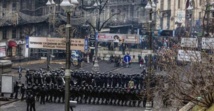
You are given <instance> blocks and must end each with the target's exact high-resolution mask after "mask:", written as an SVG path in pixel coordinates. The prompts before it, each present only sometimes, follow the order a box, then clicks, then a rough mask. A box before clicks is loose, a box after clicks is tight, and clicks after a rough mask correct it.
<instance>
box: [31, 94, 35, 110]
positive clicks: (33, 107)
mask: <svg viewBox="0 0 214 111" xmlns="http://www.w3.org/2000/svg"><path fill="white" fill-rule="evenodd" d="M29 101H30V111H36V108H35V104H36V100H35V96H34V95H33V94H31V95H30V99H29Z"/></svg>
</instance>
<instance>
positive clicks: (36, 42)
mask: <svg viewBox="0 0 214 111" xmlns="http://www.w3.org/2000/svg"><path fill="white" fill-rule="evenodd" d="M70 44H71V46H70V48H71V50H80V51H83V52H84V47H85V45H84V44H85V40H84V39H70ZM29 48H39V49H58V50H65V49H66V39H65V38H49V37H29Z"/></svg>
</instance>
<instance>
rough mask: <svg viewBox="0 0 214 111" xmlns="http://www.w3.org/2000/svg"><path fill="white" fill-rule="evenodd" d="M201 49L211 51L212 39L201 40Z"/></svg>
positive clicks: (213, 42)
mask: <svg viewBox="0 0 214 111" xmlns="http://www.w3.org/2000/svg"><path fill="white" fill-rule="evenodd" d="M201 42H202V49H213V48H214V38H205V37H203V38H202V41H201Z"/></svg>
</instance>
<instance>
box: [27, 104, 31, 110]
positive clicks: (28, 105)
mask: <svg viewBox="0 0 214 111" xmlns="http://www.w3.org/2000/svg"><path fill="white" fill-rule="evenodd" d="M29 109H30V103H27V111H29Z"/></svg>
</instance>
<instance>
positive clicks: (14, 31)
mask: <svg viewBox="0 0 214 111" xmlns="http://www.w3.org/2000/svg"><path fill="white" fill-rule="evenodd" d="M12 38H13V39H15V38H16V29H13V30H12Z"/></svg>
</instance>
